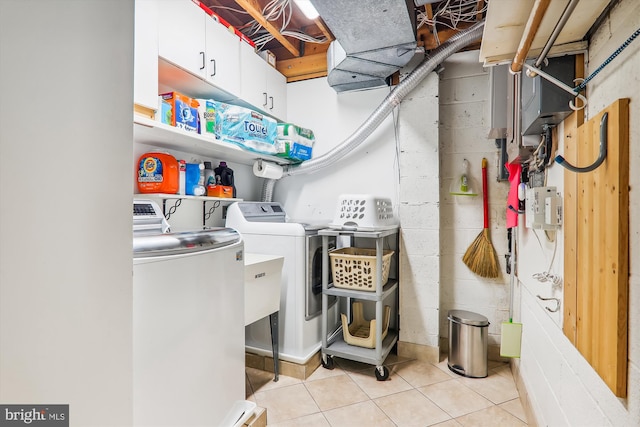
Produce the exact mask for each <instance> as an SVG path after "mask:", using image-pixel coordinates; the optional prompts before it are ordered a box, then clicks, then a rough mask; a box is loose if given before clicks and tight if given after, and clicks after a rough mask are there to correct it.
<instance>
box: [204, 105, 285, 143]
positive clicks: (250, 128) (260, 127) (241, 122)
mask: <svg viewBox="0 0 640 427" xmlns="http://www.w3.org/2000/svg"><path fill="white" fill-rule="evenodd" d="M276 128H277V122H276V121H275V120H274V119H272V118H271V117H268V116H265V115H262V114H260V113H258V112H256V111H253V110H251V109H249V108H244V107H240V106H238V105H231V104H225V103H223V102H217V103H216V138H218V139H220V140H222V141H225V142H230V143H232V144H236V145H238V146H240V147H242V148H244V149H245V150H249V151H254V152H256V153H261V154H269V155H275V154H276V153H277V151H276V135H277V129H276Z"/></svg>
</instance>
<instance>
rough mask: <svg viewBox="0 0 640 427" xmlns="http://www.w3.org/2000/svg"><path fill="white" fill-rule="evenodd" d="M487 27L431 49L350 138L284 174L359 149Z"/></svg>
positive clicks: (310, 169)
mask: <svg viewBox="0 0 640 427" xmlns="http://www.w3.org/2000/svg"><path fill="white" fill-rule="evenodd" d="M483 29H484V21H481V22H477V23H476V24H474V25H472V26H471V27H470V28H468V29H466V30H464V31H461V32H460V33H458V34H455V35H454V36H452V37H451V38H449V40H447V41H446V42H444V43H443V44H442V45H441V46H440V47H438V48H437V49H434V50H433V51H432V52H430V56H429V58H427V59H425V60H424V61H422V63H420V65H418V66H417V67H416V68H415V69H414V70H413V71H412V72H411V73H410V74H409V75H408V76H407V77H405V79H404V80H402V81H401V82H400V84H399V85H397V86H396V87H395V88H394V89H393V90H392V91H391V92H390V93H389V95H387V97H386V98H385V99H384V100H383V101H382V103H381V104H380V105H379V106H378V107H377V108H376V109H375V110H374V111H373V113H371V115H370V116H369V118H367V120H365V122H364V123H363V124H361V125H360V126H359V127H358V129H356V130H355V132H353V133H352V134H351V136H349V137H348V138H347V139H346V140H344V141H343V142H342V143H341V144H339V145H338V146H337V147H335V148H334V149H333V150H331V151H330V152H329V153H326V154H324V155H322V156H320V157H318V158H315V159H312V160H308V161H306V162H303V163H301V164H299V165H295V166H289V167H287V169H286V171H285V173H284V176H285V177H286V176H293V175H299V174H304V173H314V172H317V171H319V170H321V169H323V168H326V167H329V166H332V165H333V164H334V163H335V162H337V161H339V160H340V159H342V158H343V157H344V156H345V155H347V154H348V153H350V152H351V151H353V150H354V149H356V148H357V147H359V146H360V144H362V143H363V142H364V141H365V139H366V138H367V137H368V136H369V135H371V133H373V131H374V130H375V129H376V128H377V127H378V126H379V125H380V123H382V121H383V120H384V119H385V118H386V117H387V116H388V115H389V114H390V113H391V111H393V109H394V108H395V107H396V106H398V105H400V103H401V102H402V100H403V99H404V98H405V96H407V95H408V94H409V93H410V92H411V91H412V90H413V89H414V88H415V87H416V86H417V85H418V84H419V83H420V82H421V81H422V80H424V78H425V77H426V76H427V75H429V73H431V72H432V71H433V70H435V68H436V67H437V66H438V65H440V64H442V63H443V62H444V60H445V59H447V58H448V57H450V56H451V55H453V54H454V53H456V52H458V51H459V50H460V49H462V48H463V47H465V46H467V45H469V44H471V43H472V42H474V41H476V40H477V39H478V38H480V37H482V30H483ZM276 182H277V180H275V179H265V181H264V183H263V186H262V201H265V202H270V201H271V200H272V198H273V191H274V187H275V185H276Z"/></svg>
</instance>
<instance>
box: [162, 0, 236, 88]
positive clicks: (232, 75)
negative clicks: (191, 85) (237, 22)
mask: <svg viewBox="0 0 640 427" xmlns="http://www.w3.org/2000/svg"><path fill="white" fill-rule="evenodd" d="M156 2H157V4H158V9H159V19H158V22H159V26H158V39H159V40H158V54H159V55H160V57H162V58H164V59H166V60H167V61H170V62H172V63H173V64H175V65H177V66H179V67H180V68H182V69H184V70H186V71H188V72H190V73H192V74H194V75H196V76H198V77H200V78H202V79H204V80H205V81H207V82H208V83H211V84H213V85H215V86H216V87H218V88H220V89H222V90H224V91H225V92H228V93H229V94H232V95H235V96H238V94H239V93H240V59H239V54H240V43H241V41H240V38H239V37H238V36H237V35H235V34H233V33H231V32H230V31H229V30H228V29H227V28H226V27H225V26H224V25H222V24H220V23H219V22H217V21H216V20H214V19H213V18H212V17H211V16H209V15H207V14H206V13H205V11H204V10H202V9H201V8H200V7H198V5H196V4H194V3H193V2H191V1H190V0H156ZM186 95H190V94H188V93H187V94H186ZM190 96H193V95H192V94H191V95H190ZM227 98H228V97H227Z"/></svg>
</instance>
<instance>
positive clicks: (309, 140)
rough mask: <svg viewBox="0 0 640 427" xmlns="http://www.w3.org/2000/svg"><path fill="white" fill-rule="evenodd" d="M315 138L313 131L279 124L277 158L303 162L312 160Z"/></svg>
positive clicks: (292, 125) (287, 124)
mask: <svg viewBox="0 0 640 427" xmlns="http://www.w3.org/2000/svg"><path fill="white" fill-rule="evenodd" d="M315 140H316V138H315V136H314V134H313V131H312V130H311V129H305V128H302V127H300V126H296V125H294V124H291V123H278V136H277V138H276V145H277V148H278V152H277V154H276V156H278V157H282V158H285V159H288V160H292V161H297V162H302V161H304V160H309V159H310V158H311V152H312V150H313V144H314V143H315Z"/></svg>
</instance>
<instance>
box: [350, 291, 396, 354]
mask: <svg viewBox="0 0 640 427" xmlns="http://www.w3.org/2000/svg"><path fill="white" fill-rule="evenodd" d="M362 308H363V307H362V303H361V302H354V303H353V305H352V306H351V309H352V310H353V322H351V324H349V321H348V320H347V316H346V315H345V314H344V313H343V314H341V315H340V317H341V318H342V337H343V338H344V340H345V342H346V343H347V344H351V345H357V346H358V347H366V348H375V346H376V319H373V320H366V319H365V318H364V314H363V311H362ZM383 316H384V319H383V322H382V339H383V340H384V338H385V337H386V336H387V332H388V331H389V319H390V317H391V307H389V306H388V305H385V306H384V315H383Z"/></svg>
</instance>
